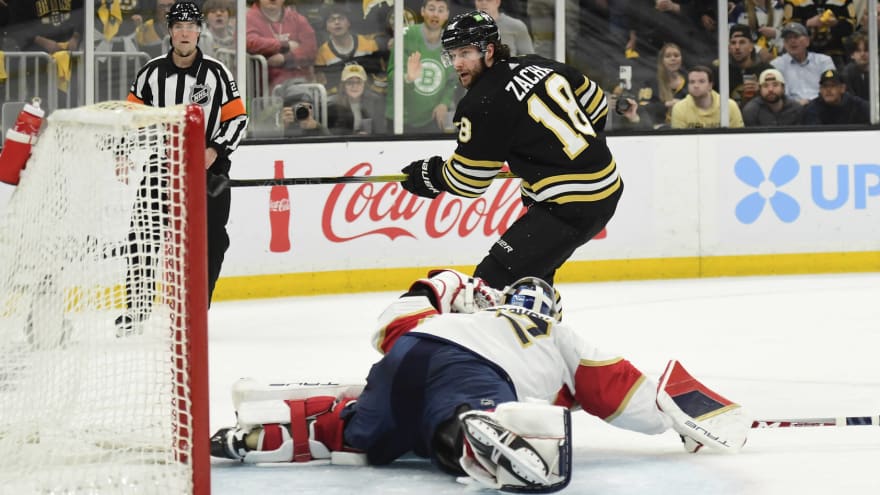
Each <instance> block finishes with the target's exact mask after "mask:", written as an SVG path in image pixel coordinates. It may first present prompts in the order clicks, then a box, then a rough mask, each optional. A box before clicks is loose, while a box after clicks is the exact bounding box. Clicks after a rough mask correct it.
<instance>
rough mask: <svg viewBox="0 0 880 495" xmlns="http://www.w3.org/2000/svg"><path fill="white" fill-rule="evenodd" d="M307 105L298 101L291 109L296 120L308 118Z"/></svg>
mask: <svg viewBox="0 0 880 495" xmlns="http://www.w3.org/2000/svg"><path fill="white" fill-rule="evenodd" d="M309 113H310V111H309V107H308V106H306V105H303V104H302V103H300V104H299V105H297V106H296V107H295V108H294V109H293V114H294V116H296V120H306V119H307V118H309Z"/></svg>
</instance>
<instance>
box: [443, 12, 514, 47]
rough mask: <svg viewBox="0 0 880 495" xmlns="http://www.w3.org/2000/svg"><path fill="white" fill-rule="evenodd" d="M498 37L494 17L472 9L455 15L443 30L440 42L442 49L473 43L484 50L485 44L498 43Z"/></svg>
mask: <svg viewBox="0 0 880 495" xmlns="http://www.w3.org/2000/svg"><path fill="white" fill-rule="evenodd" d="M500 39H501V38H500V36H499V35H498V24H495V19H492V16H490V15H489V14H487V13H485V12H483V11H481V10H473V11H471V12H467V13H464V14H459V15H457V16H455V18H454V19H452V22H450V23H449V24H448V25H447V26H446V29H444V30H443V35H442V36H441V37H440V42H441V43H443V49H444V50H452V49H453V48H461V47H463V46H468V45H473V46H476V47H477V48H479V49H480V51H485V50H486V45H488V44H489V43H498V42H499V40H500Z"/></svg>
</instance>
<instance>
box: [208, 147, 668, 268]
mask: <svg viewBox="0 0 880 495" xmlns="http://www.w3.org/2000/svg"><path fill="white" fill-rule="evenodd" d="M454 148H455V142H454V141H424V142H419V141H407V142H384V143H382V142H361V143H308V144H284V145H261V146H243V147H241V148H239V150H238V151H237V152H236V156H235V159H234V160H233V169H232V172H231V175H232V177H233V178H236V179H269V178H272V177H276V178H280V177H286V178H307V177H346V176H350V177H365V176H377V175H395V174H396V175H399V174H400V173H401V172H400V171H401V169H402V168H403V167H404V166H405V165H407V164H408V163H410V162H411V161H413V160H416V159H421V158H425V157H429V156H431V155H440V156H443V157H448V156H449V155H450V154H451V153H452V151H453V150H454ZM620 162H621V160H620V159H618V163H620ZM622 175H623V177H624V181H625V183H626V188H627V189H626V192H625V193H624V197H625V198H626V200H625V201H622V202H621V205H620V207H619V208H618V212H617V214H616V215H615V218H614V219H612V222H611V223H610V224H609V225H608V227H607V229H606V230H605V231H603V232H601V233H600V234H599V235H598V236H597V237H596V238H595V239H594V240H593V241H591V242H589V243H587V244H586V246H584V247H582V248H581V249H579V250H578V251H576V252H575V255H574V256H573V257H572V259H607V258H621V257H625V256H626V255H627V253H629V252H631V247H636V248H638V247H639V246H642V247H644V246H646V245H647V244H648V243H646V242H645V240H644V236H650V235H652V232H653V230H652V229H651V228H645V229H636V230H633V229H631V228H623V227H622V226H621V225H618V222H617V219H618V217H621V216H626V215H628V213H627V210H628V209H629V208H630V205H632V206H633V207H636V208H638V207H639V204H641V207H642V208H643V210H642V211H643V212H644V211H649V208H648V206H649V202H650V201H651V193H650V191H649V192H648V193H647V194H640V195H639V197H631V196H636V194H631V190H632V189H634V188H636V190H637V184H638V183H639V182H640V181H641V180H642V179H640V180H635V179H633V180H630V178H629V176H627V175H626V174H625V173H622ZM641 175H642V178H643V179H647V178H648V177H649V175H650V169H649V170H647V171H645V172H644V173H642V174H641ZM519 186H520V180H519V179H517V178H512V179H496V180H495V181H494V182H493V184H492V186H491V187H490V188H489V190H488V191H486V193H485V194H483V195H482V196H480V197H479V198H473V199H472V198H462V197H458V196H454V195H450V194H448V193H444V194H441V195H440V196H439V197H437V198H436V199H434V200H430V199H427V198H422V197H418V196H414V195H412V194H410V193H409V192H407V191H406V190H404V189H403V188H402V187H401V186H400V184H399V183H398V182H395V181H389V182H362V183H337V184H303V185H291V186H271V187H237V188H235V189H234V190H233V192H232V194H233V204H232V213H231V217H230V222H229V233H230V238H231V246H230V249H229V251H228V252H227V258H226V263H225V264H224V276H235V275H259V274H273V273H282V274H283V273H304V272H323V271H334V272H335V271H348V270H371V269H377V268H412V267H438V266H474V265H476V264H477V263H479V261H480V260H481V259H482V258H483V257H484V256H485V255H486V253H487V252H488V250H489V248H490V247H491V245H492V244H493V243H494V242H495V241H496V240H497V239H498V238H499V237H500V236H501V235H502V234H503V233H504V232H505V231H506V230H507V228H508V227H509V226H510V225H511V224H512V223H513V222H514V221H516V219H517V218H519V216H520V215H522V214H523V212H524V211H525V209H524V206H523V203H522V200H521V198H520V190H519ZM631 199H632V201H630V200H631ZM267 201H268V204H269V212H268V215H267V212H266V204H267ZM634 216H635V217H638V218H640V221H641V222H642V223H643V225H646V226H647V225H648V224H647V223H645V222H646V220H648V218H647V216H646V215H645V214H644V213H641V214H637V215H634ZM639 238H641V240H639ZM634 240H635V241H637V242H633V241H634Z"/></svg>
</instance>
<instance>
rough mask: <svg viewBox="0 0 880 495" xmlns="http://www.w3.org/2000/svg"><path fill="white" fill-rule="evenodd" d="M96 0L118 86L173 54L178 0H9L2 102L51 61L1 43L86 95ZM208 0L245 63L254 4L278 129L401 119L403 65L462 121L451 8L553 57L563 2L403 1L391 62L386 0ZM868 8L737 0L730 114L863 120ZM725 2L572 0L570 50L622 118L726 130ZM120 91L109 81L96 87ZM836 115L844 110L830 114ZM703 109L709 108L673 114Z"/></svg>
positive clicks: (414, 92) (764, 121)
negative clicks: (488, 19) (447, 42)
mask: <svg viewBox="0 0 880 495" xmlns="http://www.w3.org/2000/svg"><path fill="white" fill-rule="evenodd" d="M89 1H94V4H95V12H96V19H95V22H94V27H95V40H96V45H95V51H96V53H97V56H96V71H99V74H100V79H101V80H102V81H105V82H106V83H107V84H106V86H107V87H108V88H111V87H114V85H115V87H116V88H117V90H119V89H120V88H121V90H123V91H124V90H125V88H127V85H128V83H129V79H130V78H131V76H132V74H133V71H134V70H136V68H137V67H139V66H140V65H142V64H143V62H144V61H145V60H144V59H145V58H146V59H148V58H152V57H158V56H163V55H164V54H165V53H167V52H168V50H169V45H168V32H167V25H166V22H165V14H166V13H167V11H168V9H169V8H170V7H171V5H173V4H174V2H175V0H139V1H125V0H70V1H66V2H22V1H15V0H0V29H2V38H0V90H2V91H0V103H2V102H4V101H16V100H24V99H25V97H24V96H25V95H17V94H14V91H12V89H13V88H12V85H11V84H10V85H9V87H6V85H5V82H6V81H7V80H8V79H9V78H11V77H32V76H33V75H34V74H36V73H38V72H39V71H41V70H42V71H44V72H45V71H48V69H46V68H45V67H41V66H40V65H39V64H40V63H42V62H38V61H29V62H28V64H29V65H25V66H16V67H15V68H14V70H13V69H12V66H11V65H8V64H6V63H5V62H3V60H2V54H3V53H9V54H18V53H22V52H25V53H31V52H33V53H42V54H45V55H43V59H42V60H44V61H45V60H48V59H46V56H48V57H51V62H50V63H51V64H52V67H54V68H55V69H54V70H56V71H57V74H56V73H53V74H52V75H53V76H57V84H53V85H51V86H46V85H41V87H40V89H39V94H35V95H28V96H40V97H42V98H44V99H45V98H47V97H50V98H49V101H58V106H59V107H63V106H75V105H77V104H79V101H77V95H79V93H80V92H81V89H82V88H79V87H78V84H81V81H80V82H79V83H78V81H79V80H78V79H77V78H76V77H72V76H71V74H75V71H76V70H77V69H78V68H81V64H82V61H81V55H80V54H81V50H82V47H81V44H82V40H83V29H84V26H85V22H84V18H83V17H84V11H85V9H84V2H89ZM196 3H197V4H199V5H200V6H201V7H202V10H203V12H204V14H205V23H204V26H203V30H202V33H201V38H200V41H199V46H200V47H201V49H202V51H203V52H204V54H205V55H207V56H211V57H214V58H217V59H219V60H220V61H221V62H223V63H224V64H225V65H226V66H227V67H229V68H230V69H231V70H232V71H233V72H235V71H236V54H237V53H236V50H237V42H236V41H237V40H236V33H237V30H236V25H235V23H236V14H237V12H238V10H239V9H246V13H245V19H246V20H245V22H246V26H245V29H244V30H243V32H245V33H246V34H245V36H246V39H245V40H244V41H243V45H244V46H245V48H246V51H247V54H248V56H249V69H248V70H250V63H251V62H250V61H252V60H257V61H262V63H264V64H265V67H266V69H267V72H268V91H267V92H266V93H265V94H259V93H253V92H252V93H251V94H250V95H249V97H250V98H251V99H250V100H249V102H248V103H249V105H251V104H252V103H253V102H252V100H253V99H263V100H265V101H264V102H262V104H259V105H252V106H251V108H252V109H254V110H256V111H261V112H264V113H265V115H262V116H260V115H255V116H252V122H253V123H254V125H255V126H257V125H262V126H263V128H266V126H269V127H271V128H272V129H273V131H272V132H270V133H268V134H267V136H269V135H276V136H281V135H288V136H295V135H303V136H312V135H332V136H339V135H370V134H381V133H390V132H392V130H393V125H392V123H393V119H394V117H395V107H394V98H393V94H392V93H393V92H391V91H389V87H390V81H393V77H394V73H395V70H396V69H402V72H403V79H404V90H403V91H404V95H403V96H404V98H403V101H404V109H403V128H404V132H406V133H420V134H430V133H449V132H454V128H453V127H452V115H453V114H454V111H455V102H456V101H457V99H458V98H457V97H458V96H460V95H461V92H462V91H463V90H462V89H461V88H460V87H458V84H457V81H456V77H455V74H454V72H453V71H452V70H451V68H449V67H446V66H444V64H443V63H442V62H441V57H440V53H441V46H440V42H439V35H440V33H442V30H443V28H444V26H445V24H446V23H447V22H448V20H449V19H450V18H451V17H453V16H454V15H456V14H458V13H460V12H463V11H466V10H471V9H473V8H478V9H482V10H485V11H487V12H489V13H490V14H491V15H493V16H494V18H495V19H496V21H497V23H498V25H499V29H500V33H501V39H502V41H503V42H505V43H506V44H508V45H509V46H510V47H511V51H512V53H513V55H523V54H528V53H534V52H539V53H540V54H542V55H546V56H553V55H554V52H553V50H552V47H553V43H552V41H553V36H555V33H554V32H553V30H552V28H550V27H548V26H551V25H552V21H553V19H552V15H553V11H552V8H551V7H552V4H553V2H548V1H546V0H527V1H526V2H514V1H512V0H504V1H502V0H406V1H405V3H404V9H405V11H404V12H405V20H404V25H405V29H406V31H405V33H404V35H403V40H404V44H403V48H402V49H403V51H404V54H403V55H404V56H403V67H401V68H396V67H394V64H393V60H394V58H393V53H394V51H395V47H394V46H393V44H394V43H393V7H392V6H391V5H390V4H392V3H393V2H390V1H385V0H373V1H363V0H248V1H246V2H237V1H235V0H201V1H197V2H196ZM866 8H867V7H866V1H865V0H738V1H730V2H728V12H727V18H728V21H729V26H728V30H729V41H728V57H727V59H728V61H729V67H728V71H727V73H728V74H729V81H728V82H729V86H728V87H729V90H730V91H729V94H730V99H731V100H732V101H733V103H734V105H735V107H736V111H735V112H734V111H731V112H730V114H731V120H730V123H729V124H728V125H729V126H730V127H735V126H736V125H738V120H737V121H734V117H737V116H738V115H740V114H742V116H743V119H742V120H743V121H744V123H745V125H746V126H776V125H798V124H817V123H819V124H827V123H857V122H858V123H860V122H863V121H865V119H864V118H863V112H862V111H861V109H863V108H865V106H866V105H867V103H866V101H867V99H868V93H869V87H870V85H869V78H868V67H869V63H868V62H869V55H868V41H867V36H866V34H867V19H868V16H867V11H866ZM716 9H717V3H716V2H714V1H699V0H579V1H574V0H567V1H566V13H567V16H568V22H567V23H566V31H567V32H566V38H567V39H569V40H574V41H573V43H567V44H566V45H565V56H566V59H567V61H568V62H569V63H571V64H572V65H575V66H577V67H579V68H580V69H581V70H583V71H584V73H585V74H587V75H588V76H589V77H590V78H591V79H593V80H596V81H597V82H599V83H600V84H601V85H602V86H603V87H604V88H606V92H607V94H609V95H611V98H612V102H611V103H612V104H613V105H614V106H615V107H616V108H617V110H618V111H617V113H616V114H615V115H614V119H613V123H612V127H613V128H616V129H643V130H648V129H663V128H674V127H682V126H683V127H718V126H720V125H721V123H720V120H719V121H718V122H715V121H714V120H712V119H714V118H715V114H716V111H717V109H718V107H720V105H721V104H722V102H721V101H720V99H718V98H717V96H718V90H719V84H718V77H719V74H720V73H721V71H720V70H719V64H718V60H719V57H718V47H717V37H718V24H717V23H718V15H717V14H718V12H717V10H716ZM548 16H549V17H548ZM722 49H723V47H722ZM109 53H116V54H138V55H139V56H140V58H134V57H133V58H130V59H125V58H120V59H118V60H122V62H117V61H116V60H117V59H116V58H113V57H110V56H109V55H106V56H102V54H109ZM7 69H9V70H7ZM692 69H699V70H696V71H693V70H692ZM704 69H709V73H706V72H705V70H704ZM829 71H830V72H829ZM10 72H13V73H10ZM829 74H833V75H831V76H829ZM691 76H694V77H695V80H694V81H691ZM704 79H705V80H706V81H704ZM53 82H54V81H53ZM705 82H708V83H709V87H708V88H704V87H703V86H704V85H705ZM50 87H51V88H57V95H50V94H47V92H48V91H50V89H49V88H50ZM104 87H105V86H100V88H104ZM318 87H320V91H316V90H315V88H318ZM117 92H118V91H117ZM780 92H782V93H781V94H780ZM838 93H840V94H838ZM114 94H115V93H114V92H113V91H111V90H110V89H107V90H104V89H99V90H98V93H97V94H96V99H97V100H101V99H108V98H111V97H113V96H114ZM307 100H310V101H307ZM297 105H300V106H299V108H305V107H307V106H311V107H312V108H313V111H312V112H311V114H310V118H307V119H302V121H300V120H299V119H298V117H297V112H296V111H295V107H296V106H297ZM706 105H709V106H708V107H707V106H706ZM838 107H841V108H845V110H844V109H838ZM319 108H320V109H321V110H320V111H318V109H319ZM676 109H678V110H676ZM829 109H831V110H839V111H834V112H831V110H829ZM853 109H856V110H853ZM50 110H51V109H50ZM829 112H831V113H833V114H835V115H837V114H840V115H846V117H845V118H843V117H842V118H827V115H829ZM299 114H300V115H305V114H304V113H303V112H302V111H300V112H299ZM696 114H700V118H699V119H698V121H693V122H684V123H682V122H683V121H681V120H680V119H679V120H676V116H681V115H691V116H693V115H696ZM822 116H826V117H822ZM737 118H738V117H737ZM312 120H314V123H313V122H312ZM315 123H316V124H317V125H314V124H315ZM276 131H277V132H276ZM254 135H255V136H256V137H260V136H259V134H258V133H255V134H254Z"/></svg>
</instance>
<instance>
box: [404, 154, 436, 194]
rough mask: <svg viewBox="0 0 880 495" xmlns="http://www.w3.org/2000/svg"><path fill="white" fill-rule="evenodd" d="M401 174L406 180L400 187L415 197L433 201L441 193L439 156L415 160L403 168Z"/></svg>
mask: <svg viewBox="0 0 880 495" xmlns="http://www.w3.org/2000/svg"><path fill="white" fill-rule="evenodd" d="M401 172H403V173H404V174H406V179H404V180H402V181H401V182H400V185H401V186H403V188H404V189H406V190H407V191H409V192H411V193H413V194H415V195H416V196H421V197H423V198H431V199H434V198H436V197H437V196H439V195H440V193H441V192H443V191H442V190H441V185H442V184H443V177H442V174H443V158H441V157H439V156H432V157H431V158H426V159H424V160H416V161H414V162H412V163H410V164H409V165H407V166H406V167H403V169H402V170H401Z"/></svg>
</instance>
